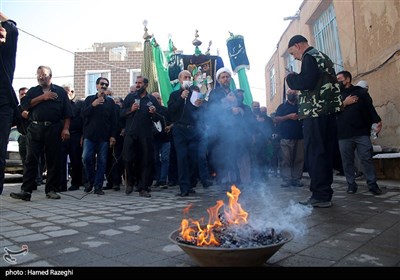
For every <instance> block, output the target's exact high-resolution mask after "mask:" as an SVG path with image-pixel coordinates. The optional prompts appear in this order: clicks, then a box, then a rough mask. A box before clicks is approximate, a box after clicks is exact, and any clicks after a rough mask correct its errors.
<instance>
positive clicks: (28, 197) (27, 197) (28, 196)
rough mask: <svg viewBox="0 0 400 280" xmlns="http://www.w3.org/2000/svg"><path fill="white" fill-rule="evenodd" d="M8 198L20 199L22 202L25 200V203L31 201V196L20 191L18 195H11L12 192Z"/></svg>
mask: <svg viewBox="0 0 400 280" xmlns="http://www.w3.org/2000/svg"><path fill="white" fill-rule="evenodd" d="M10 196H11V197H12V198H15V199H22V200H25V201H30V200H31V194H30V193H28V192H25V191H21V192H19V193H13V192H12V193H10Z"/></svg>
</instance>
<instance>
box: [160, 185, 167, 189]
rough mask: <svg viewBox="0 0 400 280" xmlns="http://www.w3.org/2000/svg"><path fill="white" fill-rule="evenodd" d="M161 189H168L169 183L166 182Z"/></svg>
mask: <svg viewBox="0 0 400 280" xmlns="http://www.w3.org/2000/svg"><path fill="white" fill-rule="evenodd" d="M160 189H162V190H165V189H168V185H167V184H164V185H163V186H160Z"/></svg>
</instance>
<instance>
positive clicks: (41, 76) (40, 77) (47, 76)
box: [36, 74, 50, 79]
mask: <svg viewBox="0 0 400 280" xmlns="http://www.w3.org/2000/svg"><path fill="white" fill-rule="evenodd" d="M36 77H38V79H47V78H49V77H50V75H47V74H43V75H39V74H38V75H36Z"/></svg>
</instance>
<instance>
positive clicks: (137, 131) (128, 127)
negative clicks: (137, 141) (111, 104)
mask: <svg viewBox="0 0 400 280" xmlns="http://www.w3.org/2000/svg"><path fill="white" fill-rule="evenodd" d="M135 99H140V108H139V110H137V111H135V112H131V113H129V114H127V112H130V110H131V107H132V104H133V103H135ZM152 105H153V106H154V107H156V112H158V111H160V105H159V103H158V101H157V99H156V98H155V97H154V96H152V95H150V94H148V93H146V95H144V96H143V97H140V96H139V94H137V93H130V94H128V95H127V96H126V98H125V100H124V102H123V103H122V110H121V117H125V118H126V124H125V135H135V136H137V137H153V120H154V121H158V120H160V118H159V117H158V116H157V114H155V113H154V114H151V113H150V112H149V107H150V106H152Z"/></svg>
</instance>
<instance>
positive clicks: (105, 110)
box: [82, 94, 117, 142]
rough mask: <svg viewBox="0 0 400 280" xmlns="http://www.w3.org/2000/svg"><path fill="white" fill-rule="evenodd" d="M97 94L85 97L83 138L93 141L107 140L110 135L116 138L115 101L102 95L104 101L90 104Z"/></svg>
mask: <svg viewBox="0 0 400 280" xmlns="http://www.w3.org/2000/svg"><path fill="white" fill-rule="evenodd" d="M97 98H98V97H97V94H95V95H90V96H88V97H86V99H85V103H84V105H83V110H82V117H83V138H86V139H89V140H91V141H94V142H108V141H109V140H110V137H114V138H115V139H116V134H117V132H116V127H117V117H116V113H115V102H114V100H112V99H111V98H110V97H107V96H105V97H104V103H103V104H101V105H97V106H95V107H94V106H92V103H93V101H94V100H95V99H97Z"/></svg>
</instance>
